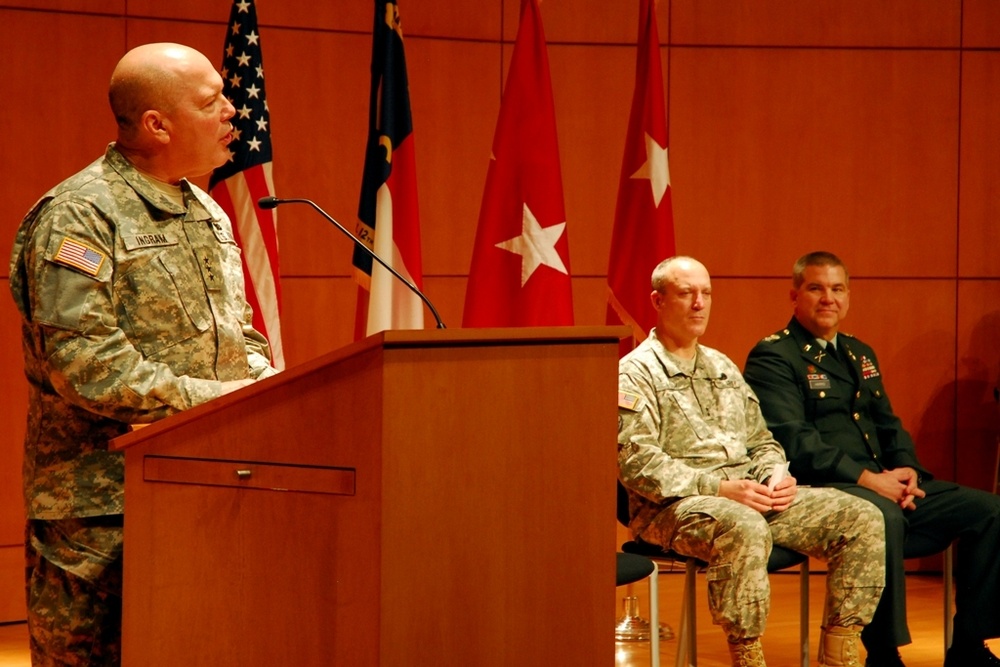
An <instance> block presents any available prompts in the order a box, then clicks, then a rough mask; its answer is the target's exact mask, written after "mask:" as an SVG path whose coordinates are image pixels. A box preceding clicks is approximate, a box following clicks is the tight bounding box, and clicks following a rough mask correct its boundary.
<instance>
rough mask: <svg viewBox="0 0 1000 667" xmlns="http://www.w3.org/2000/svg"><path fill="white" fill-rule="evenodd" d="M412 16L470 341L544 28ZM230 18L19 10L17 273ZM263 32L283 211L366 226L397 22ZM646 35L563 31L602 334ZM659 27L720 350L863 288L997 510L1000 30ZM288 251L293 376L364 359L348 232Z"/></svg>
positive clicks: (961, 9)
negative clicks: (49, 198)
mask: <svg viewBox="0 0 1000 667" xmlns="http://www.w3.org/2000/svg"><path fill="white" fill-rule="evenodd" d="M401 1H402V8H401V12H402V17H403V26H404V33H405V35H406V54H407V59H408V65H409V75H410V86H411V96H412V104H413V116H414V124H415V139H416V154H417V165H418V180H419V193H420V204H421V218H422V234H423V248H424V270H425V288H426V291H427V292H428V294H429V295H430V296H431V298H432V299H433V300H434V302H435V304H436V305H437V307H438V309H439V310H440V312H441V314H442V316H443V318H444V319H445V321H446V322H447V323H448V324H449V326H452V327H457V326H459V325H460V323H461V319H462V306H463V302H464V294H465V282H466V276H467V273H468V269H469V261H470V258H471V250H472V242H473V237H474V234H475V226H476V220H477V216H478V212H479V203H480V198H481V195H482V188H483V183H484V181H485V174H486V165H487V160H488V157H489V151H490V143H491V141H492V137H493V130H494V125H495V122H496V116H497V112H498V109H499V104H500V97H501V91H502V87H503V80H504V76H505V67H506V64H507V62H508V60H509V58H510V49H511V43H512V41H513V39H514V36H515V34H516V30H517V18H518V7H519V5H518V2H517V0H486V2H480V3H469V2H465V1H463V0H438V1H437V2H434V3H433V7H432V6H431V5H430V4H428V3H421V2H408V1H407V0H401ZM228 12H229V0H175V1H174V2H171V3H160V2H156V1H155V0H129V1H128V2H126V0H0V25H2V26H4V35H5V37H4V39H5V51H4V56H5V57H4V58H3V59H0V85H2V88H3V90H4V91H5V93H6V95H5V100H4V104H3V105H0V137H3V139H2V149H0V150H2V153H3V156H4V158H5V159H4V160H3V161H2V162H0V198H2V201H4V202H5V206H4V211H5V214H4V215H3V216H2V218H0V256H2V257H4V258H6V257H7V256H8V254H9V250H10V245H11V240H12V237H13V233H14V229H15V227H16V225H17V223H18V221H19V219H20V217H21V216H22V215H23V213H24V211H26V210H27V209H28V208H29V207H30V205H31V204H32V202H33V201H34V200H35V199H36V198H37V197H38V196H39V195H41V194H42V193H43V192H44V191H45V190H46V189H47V188H48V187H50V186H51V185H53V184H55V183H56V182H57V181H59V180H61V179H62V178H63V177H65V176H68V175H69V174H71V173H73V172H74V171H76V170H77V169H79V168H81V167H83V166H84V165H85V164H87V163H88V162H90V161H91V160H92V159H94V158H95V157H97V156H98V155H99V154H100V153H101V151H102V150H103V147H104V146H105V144H106V143H107V142H108V141H109V140H110V139H111V138H112V136H113V135H112V131H113V124H112V122H111V118H110V114H109V113H108V111H107V109H106V101H105V93H106V82H107V79H108V76H109V75H110V72H111V70H112V68H113V67H114V64H115V62H116V61H117V59H118V58H119V57H120V56H121V55H122V54H123V53H124V52H125V50H127V49H128V48H130V47H132V46H135V45H137V44H140V43H143V42H147V41H158V40H164V41H165V40H170V41H180V42H184V43H187V44H190V45H192V46H194V47H196V48H199V49H201V50H202V51H203V52H204V53H206V54H207V55H208V56H209V57H210V58H211V59H212V60H213V61H218V60H219V58H220V55H221V49H222V41H223V38H224V32H225V27H224V23H225V21H226V20H227V17H228ZM258 13H259V16H260V20H261V24H262V28H261V33H262V41H263V50H264V62H265V67H266V71H267V94H268V102H269V105H270V108H271V112H272V129H273V133H274V135H273V137H274V155H275V181H276V187H277V190H278V194H279V195H282V196H290V197H291V196H305V197H310V198H313V199H315V200H316V201H317V202H318V203H320V205H322V206H324V207H325V208H326V209H327V210H329V211H330V213H332V214H333V215H334V216H335V217H337V218H338V219H340V220H341V221H343V222H345V223H348V226H351V223H353V221H354V219H355V214H356V209H357V199H358V191H359V183H360V174H361V167H362V154H363V146H364V134H365V131H366V123H367V113H368V110H367V103H368V102H367V100H368V90H367V87H368V65H369V58H370V31H371V22H372V17H371V4H370V3H369V2H364V1H362V0H352V1H348V0H337V1H335V2H321V3H313V2H306V1H305V0H282V1H281V2H278V1H277V0H258ZM637 16H638V1H637V0H625V1H622V2H605V1H604V0H573V1H572V2H571V1H569V0H545V2H544V3H543V4H542V17H543V21H544V25H545V30H546V35H547V38H548V41H549V57H550V61H551V68H552V79H553V87H554V91H553V92H554V96H555V103H556V112H557V116H558V117H557V123H558V129H559V138H560V151H561V158H562V168H563V178H564V189H565V195H566V209H567V215H568V218H569V228H568V229H569V239H570V248H571V253H572V257H571V266H572V268H573V273H574V302H575V312H576V322H577V324H581V325H587V324H601V323H603V318H604V309H605V306H604V299H605V288H604V280H603V277H604V274H605V271H606V267H607V262H608V257H607V252H608V251H607V248H608V244H609V239H610V235H611V224H612V218H613V213H614V200H615V192H616V188H617V179H618V171H619V169H620V165H621V156H622V150H623V141H624V132H625V126H626V122H627V117H628V107H629V103H630V100H631V92H632V83H633V76H634V73H633V68H634V58H635V46H634V44H635V35H636V23H637ZM657 16H658V21H659V31H660V36H661V41H662V43H663V48H662V51H661V56H662V60H663V64H664V76H665V78H666V81H665V86H666V91H667V92H666V94H667V104H668V123H669V127H670V158H671V165H670V166H671V175H672V179H673V188H674V195H673V196H674V217H675V224H676V238H677V245H678V249H679V251H680V252H683V253H685V254H690V255H694V256H695V257H698V258H700V259H702V260H703V261H704V262H705V263H706V264H707V265H708V267H709V269H710V270H711V271H712V273H713V275H714V276H715V279H716V288H717V289H716V292H715V294H716V299H715V309H716V312H715V317H714V322H713V324H712V326H711V327H710V331H709V334H708V336H707V337H706V342H707V343H708V344H710V345H714V346H716V347H719V348H720V349H722V350H723V351H725V352H726V353H728V354H729V355H730V356H732V357H733V359H734V360H735V361H736V362H737V363H738V364H742V363H743V361H744V359H745V355H746V352H747V351H748V350H749V348H750V347H751V345H752V344H753V343H754V341H756V340H757V339H758V338H760V337H762V336H764V335H766V334H767V333H770V332H771V331H773V330H775V329H777V328H779V327H781V326H783V325H784V322H785V320H786V319H787V317H788V316H789V315H790V307H789V303H788V278H787V275H788V272H789V270H790V267H791V264H792V262H793V261H794V259H795V258H796V257H797V256H799V255H800V254H802V253H803V252H807V251H810V250H815V249H821V248H825V249H829V250H832V251H834V252H837V253H838V254H840V255H841V256H842V257H843V258H844V260H845V261H846V262H847V264H848V267H849V268H850V270H851V273H852V276H853V278H854V280H853V282H852V287H853V290H852V291H853V297H854V299H853V308H852V311H851V315H850V319H849V321H848V323H847V326H846V329H847V330H848V331H850V332H852V333H854V334H856V335H859V336H861V337H862V338H864V339H866V340H867V341H868V342H870V343H872V344H873V345H874V346H875V347H876V349H877V350H878V351H879V352H880V355H881V360H882V364H883V369H882V370H883V374H884V375H885V377H886V382H887V384H888V386H889V388H890V391H891V392H892V397H893V400H894V403H895V406H896V408H897V411H898V412H899V413H900V415H901V416H902V417H903V419H904V422H905V423H906V424H907V425H908V426H909V428H910V429H911V431H912V432H913V433H914V435H915V436H916V438H917V440H918V447H919V450H920V455H921V457H922V458H923V459H924V460H925V462H926V463H927V464H928V465H930V466H931V467H932V468H933V469H935V470H936V471H937V472H938V473H939V474H940V476H942V477H946V478H957V479H959V480H961V481H963V482H965V483H968V484H971V485H974V486H979V487H984V488H985V487H987V486H988V485H989V484H990V483H991V482H992V475H993V471H992V466H993V462H994V456H995V447H996V436H997V421H998V418H997V409H996V404H995V403H994V402H993V397H992V391H993V388H994V387H995V386H996V385H997V380H998V372H1000V371H998V369H1000V352H998V351H997V349H998V348H997V341H998V340H1000V260H998V259H997V250H998V242H1000V229H998V224H997V220H998V217H1000V157H998V156H1000V123H997V122H996V121H997V118H998V117H1000V3H996V2H995V1H994V0H927V1H926V2H920V3H913V2H911V1H910V0H817V1H815V2H800V1H799V0H660V2H659V4H658V8H657ZM280 225H281V231H280V237H281V244H282V274H283V288H284V292H285V299H286V300H285V311H284V316H283V320H284V322H283V329H284V332H285V335H286V339H285V347H286V354H287V357H288V359H289V361H290V363H292V364H294V363H298V362H302V361H305V360H307V359H310V358H312V357H315V356H316V355H318V354H320V353H322V352H325V351H328V350H331V349H335V348H337V347H340V346H342V345H344V344H345V343H347V342H349V340H350V336H351V330H352V323H353V317H354V293H355V288H354V286H353V283H352V282H351V280H350V278H349V269H350V246H349V244H348V243H347V241H345V240H344V239H343V238H342V237H341V236H340V235H339V234H338V233H337V232H336V230H334V229H332V228H330V227H329V226H328V225H327V224H326V223H325V222H324V221H323V220H322V219H320V218H318V217H317V216H316V215H314V214H313V213H312V212H310V211H309V210H307V209H302V208H292V207H286V208H283V209H281V211H280ZM0 267H2V268H0V282H2V283H3V285H2V288H3V291H4V292H6V287H7V285H6V275H7V274H6V271H7V265H6V261H3V262H0ZM0 315H2V318H3V319H2V324H0V350H2V352H0V355H2V359H3V361H5V362H6V363H4V364H3V365H2V366H0V368H2V370H0V373H2V376H3V388H4V390H5V394H6V395H7V396H8V400H6V401H4V402H3V403H2V405H0V417H2V418H3V420H4V423H6V424H8V425H9V427H8V428H7V429H5V430H4V432H3V434H2V435H0V443H2V444H0V507H2V508H3V510H2V511H0V548H4V545H6V548H7V549H17V550H19V549H20V540H21V528H20V523H21V519H20V514H19V512H20V497H19V494H18V493H17V490H16V487H17V480H18V477H19V460H20V441H21V438H22V435H23V423H24V409H25V402H24V399H23V396H24V382H23V378H22V375H21V372H20V366H21V365H20V361H19V342H18V339H19V333H18V330H17V326H16V322H15V317H14V311H13V308H12V306H11V304H10V302H9V298H7V297H0ZM9 553H13V552H9ZM8 560H10V559H8ZM7 597H8V596H6V595H4V589H0V600H5V599H7Z"/></svg>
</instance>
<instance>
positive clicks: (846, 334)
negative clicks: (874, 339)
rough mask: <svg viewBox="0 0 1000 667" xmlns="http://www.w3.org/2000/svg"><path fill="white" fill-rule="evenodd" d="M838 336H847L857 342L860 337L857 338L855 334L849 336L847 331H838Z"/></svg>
mask: <svg viewBox="0 0 1000 667" xmlns="http://www.w3.org/2000/svg"><path fill="white" fill-rule="evenodd" d="M837 335H838V336H847V337H848V338H853V339H855V340H857V338H858V337H857V336H855V335H854V334H849V333H847V332H846V331H838V332H837Z"/></svg>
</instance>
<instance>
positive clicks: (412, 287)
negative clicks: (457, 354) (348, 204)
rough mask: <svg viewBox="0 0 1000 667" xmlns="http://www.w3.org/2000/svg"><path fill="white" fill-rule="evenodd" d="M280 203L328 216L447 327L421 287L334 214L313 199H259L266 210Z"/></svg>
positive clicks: (441, 327) (438, 325) (439, 323)
mask: <svg viewBox="0 0 1000 667" xmlns="http://www.w3.org/2000/svg"><path fill="white" fill-rule="evenodd" d="M279 204H308V205H309V206H312V207H313V208H314V209H315V210H316V212H317V213H319V214H320V215H321V216H323V217H324V218H326V219H327V221H328V222H330V223H331V224H332V225H333V226H334V227H336V228H337V229H339V230H340V231H342V232H343V233H344V235H345V236H347V238H349V239H351V240H352V241H354V243H355V245H357V246H358V247H360V248H361V249H362V250H364V251H365V252H366V253H368V254H369V255H371V258H372V259H374V260H375V261H376V262H378V263H379V264H381V265H382V266H383V267H385V270H386V271H388V272H389V273H391V274H392V275H394V276H395V277H396V278H397V279H398V280H400V281H401V282H402V283H403V284H404V285H406V286H407V287H409V288H410V291H411V292H413V293H414V294H416V295H417V296H418V297H420V300H421V301H423V302H424V305H425V306H427V308H428V309H429V310H430V311H431V314H432V315H434V321H435V322H437V328H438V329H444V328H445V326H444V322H442V321H441V316H440V315H438V312H437V309H436V308H434V304H432V303H431V300H430V299H428V298H427V297H426V296H424V293H423V292H421V291H420V290H419V289H417V286H416V285H414V284H413V283H411V282H410V281H409V280H407V279H406V278H404V277H403V276H402V275H401V274H400V273H399V271H397V270H396V269H394V268H392V267H391V266H389V265H388V264H386V263H385V260H383V259H382V258H381V257H379V256H378V255H377V254H376V253H375V251H374V250H372V249H371V248H369V247H368V246H367V245H366V244H365V243H364V242H363V241H362V240H361V239H359V238H358V237H357V236H355V235H354V234H352V233H351V232H349V231H347V228H346V227H344V226H343V225H342V224H340V223H339V222H337V221H336V220H334V218H333V216H332V215H330V214H329V213H327V212H326V211H324V210H323V209H321V208H320V207H319V206H318V205H317V204H316V203H315V202H313V201H312V200H311V199H278V198H277V197H261V198H260V199H258V200H257V206H259V207H261V208H262V209H265V210H266V209H271V208H275V207H277V206H278V205H279Z"/></svg>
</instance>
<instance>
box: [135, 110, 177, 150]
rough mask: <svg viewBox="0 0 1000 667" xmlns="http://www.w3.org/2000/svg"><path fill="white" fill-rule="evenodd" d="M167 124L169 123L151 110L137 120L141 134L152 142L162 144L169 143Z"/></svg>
mask: <svg viewBox="0 0 1000 667" xmlns="http://www.w3.org/2000/svg"><path fill="white" fill-rule="evenodd" d="M169 124H170V122H169V121H168V120H167V119H165V118H164V117H163V115H162V114H161V113H160V112H159V111H155V110H152V109H151V110H149V111H146V112H145V113H143V114H142V118H141V119H140V120H139V127H140V128H142V133H143V134H145V135H146V136H147V137H149V138H150V139H152V140H153V141H157V142H160V143H164V144H165V143H167V142H168V141H170V131H169Z"/></svg>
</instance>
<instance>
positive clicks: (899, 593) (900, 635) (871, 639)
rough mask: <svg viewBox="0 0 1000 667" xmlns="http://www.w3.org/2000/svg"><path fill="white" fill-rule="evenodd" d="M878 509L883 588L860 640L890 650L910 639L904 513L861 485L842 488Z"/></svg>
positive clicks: (905, 517)
mask: <svg viewBox="0 0 1000 667" xmlns="http://www.w3.org/2000/svg"><path fill="white" fill-rule="evenodd" d="M841 490H843V491H846V492H847V493H849V494H851V495H852V496H856V497H858V498H862V499H864V500H866V501H868V502H870V503H872V504H873V505H874V506H875V507H877V508H878V509H879V511H880V512H881V513H882V519H883V520H884V522H885V590H884V591H882V598H881V599H880V600H879V603H878V607H877V608H876V609H875V615H874V616H872V620H871V623H869V624H868V625H867V626H866V627H865V629H864V630H863V631H862V632H861V640H862V642H864V645H865V647H867V648H868V649H869V651H871V650H884V651H893V650H895V649H896V647H898V646H905V645H906V644H909V643H910V642H911V641H913V640H912V639H911V638H910V630H909V627H908V626H907V620H906V569H905V566H904V564H903V558H904V545H905V542H906V535H907V530H908V529H907V524H908V520H907V514H906V513H904V511H903V510H902V509H901V508H900V507H899V505H897V504H896V503H894V502H892V501H891V500H889V499H888V498H885V497H883V496H880V495H878V494H877V493H875V492H874V491H872V490H870V489H866V488H864V487H861V486H847V487H842V488H841Z"/></svg>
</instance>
